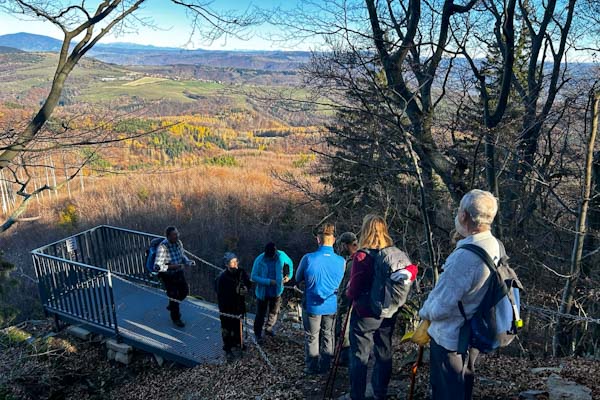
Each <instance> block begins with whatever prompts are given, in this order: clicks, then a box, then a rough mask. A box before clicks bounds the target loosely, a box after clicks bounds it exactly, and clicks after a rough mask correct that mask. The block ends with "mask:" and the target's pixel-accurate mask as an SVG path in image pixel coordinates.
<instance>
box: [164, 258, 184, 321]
mask: <svg viewBox="0 0 600 400" xmlns="http://www.w3.org/2000/svg"><path fill="white" fill-rule="evenodd" d="M159 276H160V278H161V279H162V281H163V283H164V284H165V290H166V291H167V296H169V299H175V300H179V301H183V300H184V299H185V298H186V297H187V295H188V294H189V293H190V289H189V287H188V284H187V282H186V280H185V274H184V273H183V271H182V270H179V271H168V272H161V273H160V274H159ZM167 309H168V310H169V311H170V313H171V319H172V320H173V321H177V320H179V319H181V313H180V312H179V302H177V301H173V300H169V305H168V307H167Z"/></svg>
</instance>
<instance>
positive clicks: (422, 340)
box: [410, 319, 431, 346]
mask: <svg viewBox="0 0 600 400" xmlns="http://www.w3.org/2000/svg"><path fill="white" fill-rule="evenodd" d="M430 324H431V322H430V321H428V320H426V319H424V320H423V321H421V322H420V323H419V325H418V326H417V329H415V332H414V333H413V335H412V337H411V338H410V340H411V342H413V343H416V344H418V345H419V346H425V345H426V344H427V343H429V334H428V333H427V329H429V325H430Z"/></svg>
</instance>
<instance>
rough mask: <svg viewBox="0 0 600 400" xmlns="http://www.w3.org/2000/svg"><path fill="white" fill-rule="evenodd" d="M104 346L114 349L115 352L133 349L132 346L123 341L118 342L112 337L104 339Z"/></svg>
mask: <svg viewBox="0 0 600 400" xmlns="http://www.w3.org/2000/svg"><path fill="white" fill-rule="evenodd" d="M106 347H108V348H109V349H111V350H114V351H115V352H117V353H123V354H127V353H131V352H132V351H133V347H131V346H130V345H128V344H125V343H118V342H117V341H116V340H114V339H108V340H107V341H106Z"/></svg>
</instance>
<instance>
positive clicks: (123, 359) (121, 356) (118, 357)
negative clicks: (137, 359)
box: [115, 353, 133, 365]
mask: <svg viewBox="0 0 600 400" xmlns="http://www.w3.org/2000/svg"><path fill="white" fill-rule="evenodd" d="M131 360H133V354H131V353H128V354H127V353H115V361H117V362H120V363H121V364H125V365H129V363H131Z"/></svg>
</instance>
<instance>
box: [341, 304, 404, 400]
mask: <svg viewBox="0 0 600 400" xmlns="http://www.w3.org/2000/svg"><path fill="white" fill-rule="evenodd" d="M395 325H396V316H395V315H394V316H393V317H391V318H361V317H359V316H358V314H357V313H356V311H355V310H353V311H352V315H351V317H350V397H351V398H352V400H363V399H364V398H365V391H366V389H367V365H368V364H369V355H370V354H371V350H372V349H373V350H374V353H375V369H374V370H373V377H372V382H371V384H372V385H373V392H374V395H375V398H376V399H385V397H386V395H387V389H388V385H389V383H390V378H391V376H392V333H393V332H394V326H395Z"/></svg>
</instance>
